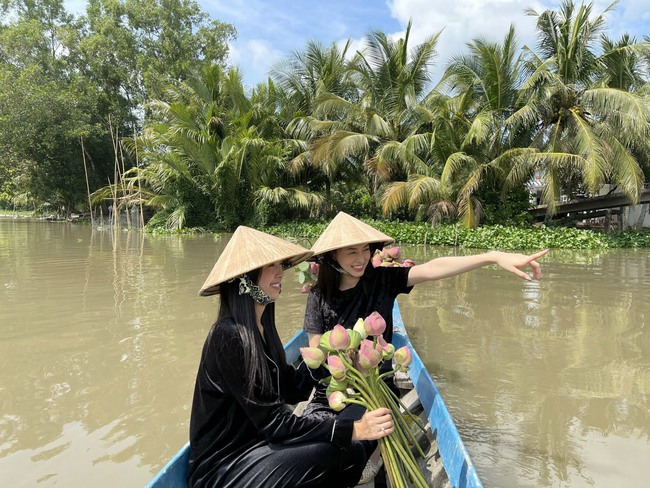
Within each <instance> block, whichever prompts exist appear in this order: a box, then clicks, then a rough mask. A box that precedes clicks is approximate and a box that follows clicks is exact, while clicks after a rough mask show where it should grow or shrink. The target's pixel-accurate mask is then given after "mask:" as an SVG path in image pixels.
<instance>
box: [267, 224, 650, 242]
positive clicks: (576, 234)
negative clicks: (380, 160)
mask: <svg viewBox="0 0 650 488" xmlns="http://www.w3.org/2000/svg"><path fill="white" fill-rule="evenodd" d="M364 221H365V222H366V223H368V224H370V225H372V226H373V227H375V228H376V229H378V230H380V231H381V232H384V233H385V234H387V235H389V236H391V237H393V238H394V239H395V241H396V242H398V243H402V244H414V245H420V244H421V245H431V246H452V247H460V248H466V249H502V250H532V249H541V248H543V249H546V248H549V249H617V248H648V247H650V232H647V231H641V232H640V231H636V230H626V231H622V232H612V233H609V234H605V233H603V232H599V231H593V230H588V229H574V228H568V227H546V226H544V225H540V226H534V227H514V226H505V225H491V226H482V227H476V228H472V229H467V228H465V227H462V226H460V225H458V224H454V225H437V226H435V227H431V225H430V224H429V223H413V222H389V221H383V220H366V219H364ZM326 226H327V222H323V223H308V222H289V223H284V224H280V225H276V226H272V227H267V228H264V229H263V230H264V231H266V232H269V233H271V234H274V235H278V236H281V237H289V238H295V239H299V238H303V239H307V240H308V241H310V242H313V241H315V240H316V239H317V238H318V236H319V235H320V234H321V233H322V232H323V230H325V227H326Z"/></svg>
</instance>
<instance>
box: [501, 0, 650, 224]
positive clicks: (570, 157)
mask: <svg viewBox="0 0 650 488" xmlns="http://www.w3.org/2000/svg"><path fill="white" fill-rule="evenodd" d="M592 6H593V4H591V3H590V4H587V5H585V4H583V5H581V6H580V7H578V8H576V6H575V5H574V3H573V2H571V1H568V0H565V1H564V3H563V4H562V6H561V7H560V9H559V10H558V11H553V10H546V11H544V12H542V13H541V14H538V13H536V12H534V11H532V10H531V11H529V13H530V14H531V15H534V16H536V17H537V30H538V46H537V48H538V49H537V51H536V52H535V51H533V50H532V49H529V48H526V51H527V61H528V62H527V68H528V73H529V77H528V79H527V80H526V82H525V83H524V85H523V86H522V89H521V92H520V102H521V103H520V108H519V109H518V110H517V111H516V112H515V113H514V114H513V115H512V116H511V117H510V118H509V119H508V121H507V123H508V124H509V127H510V130H511V131H514V132H520V131H524V132H525V131H528V132H529V137H530V146H531V147H533V148H535V149H537V150H539V154H538V155H536V156H535V157H530V158H528V159H525V160H520V161H518V164H516V165H515V166H514V167H513V169H512V171H511V173H510V175H509V181H510V183H511V184H517V183H521V182H523V181H525V180H527V179H528V178H530V175H531V174H532V172H533V171H535V170H536V171H539V172H540V173H541V175H542V180H543V182H544V190H543V193H542V199H543V201H544V203H546V204H547V205H548V209H549V213H553V212H554V210H555V208H556V204H557V202H558V201H559V197H560V194H568V195H575V194H580V193H591V194H596V193H597V192H598V191H599V189H600V188H601V187H602V185H603V184H604V183H614V184H617V185H619V186H620V188H621V189H622V191H623V192H624V193H625V194H626V195H627V196H629V197H630V199H631V200H632V201H633V202H634V201H636V199H637V198H638V194H639V190H640V188H641V187H642V185H643V173H642V171H641V168H640V166H639V162H638V160H637V158H636V157H635V155H634V153H633V152H632V150H631V149H632V148H633V147H634V146H635V145H636V144H638V142H639V141H643V140H646V139H647V138H648V130H649V125H648V122H649V119H648V114H649V113H650V112H649V111H648V109H649V108H650V106H649V105H648V99H647V98H644V97H642V96H639V95H637V94H635V93H632V92H630V91H627V90H626V89H621V88H617V87H615V85H614V86H612V87H610V86H605V85H603V84H602V83H600V84H599V83H598V80H599V79H601V80H602V79H603V72H605V71H606V63H607V62H608V61H611V59H612V58H611V56H609V57H608V55H607V53H604V54H598V52H597V51H596V41H597V40H598V39H599V35H600V33H601V32H602V30H603V29H604V27H605V20H604V14H605V13H606V12H607V11H609V10H610V9H611V8H612V7H613V6H614V4H612V5H610V6H609V7H608V8H607V9H605V11H604V12H603V13H601V14H600V15H598V16H595V17H593V16H592Z"/></svg>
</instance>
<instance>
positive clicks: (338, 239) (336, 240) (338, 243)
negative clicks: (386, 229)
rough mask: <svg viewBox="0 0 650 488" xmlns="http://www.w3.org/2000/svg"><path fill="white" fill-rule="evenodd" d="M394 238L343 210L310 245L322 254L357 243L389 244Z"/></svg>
mask: <svg viewBox="0 0 650 488" xmlns="http://www.w3.org/2000/svg"><path fill="white" fill-rule="evenodd" d="M394 241H395V239H393V238H392V237H389V236H387V235H386V234H384V233H383V232H379V231H378V230H377V229H375V228H374V227H371V226H369V225H368V224H365V223H363V222H361V221H360V220H359V219H355V218H354V217H352V216H351V215H348V214H346V213H345V212H339V213H338V214H337V215H336V217H334V220H332V221H331V222H330V224H329V225H328V226H327V228H326V229H325V231H324V232H323V233H322V234H321V236H320V237H319V238H318V240H317V241H316V242H315V243H314V245H313V246H311V250H312V252H313V253H314V255H316V254H322V253H324V252H327V251H332V250H334V249H341V248H343V247H350V246H358V245H359V244H372V243H374V242H381V243H383V244H389V243H391V242H394Z"/></svg>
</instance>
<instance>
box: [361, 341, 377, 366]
mask: <svg viewBox="0 0 650 488" xmlns="http://www.w3.org/2000/svg"><path fill="white" fill-rule="evenodd" d="M363 342H364V343H366V342H370V341H368V339H364V341H363ZM358 361H359V366H361V367H362V368H363V369H365V370H370V369H372V368H376V367H377V366H378V365H379V363H380V362H381V353H380V352H378V351H376V350H375V348H374V346H373V344H372V342H370V346H366V347H364V345H363V343H362V344H361V348H360V349H359V356H358Z"/></svg>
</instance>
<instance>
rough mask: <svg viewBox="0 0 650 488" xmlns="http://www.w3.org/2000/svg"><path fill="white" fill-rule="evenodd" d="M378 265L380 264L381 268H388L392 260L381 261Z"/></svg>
mask: <svg viewBox="0 0 650 488" xmlns="http://www.w3.org/2000/svg"><path fill="white" fill-rule="evenodd" d="M379 266H381V267H383V268H390V267H392V266H393V262H392V261H382V262H381V264H380V265H379Z"/></svg>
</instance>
